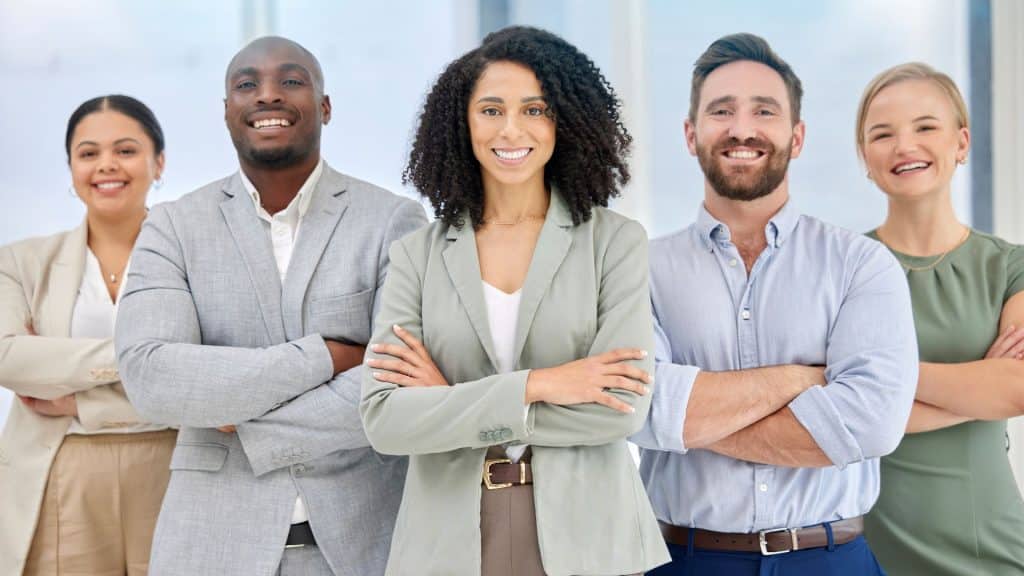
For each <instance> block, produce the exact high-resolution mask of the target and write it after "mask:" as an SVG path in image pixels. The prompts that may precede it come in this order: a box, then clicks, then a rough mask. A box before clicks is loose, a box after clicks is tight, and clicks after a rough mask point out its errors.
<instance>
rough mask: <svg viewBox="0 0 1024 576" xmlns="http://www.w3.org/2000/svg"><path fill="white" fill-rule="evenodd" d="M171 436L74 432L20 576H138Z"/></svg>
mask: <svg viewBox="0 0 1024 576" xmlns="http://www.w3.org/2000/svg"><path fill="white" fill-rule="evenodd" d="M176 435H177V433H176V432H175V431H174V430H164V431H160V432H143V433H139V434H100V435H88V436H86V435H77V434H72V435H69V436H67V437H66V438H65V439H64V443H63V444H62V445H61V447H60V450H58V451H57V456H56V457H55V458H54V461H53V465H52V466H51V467H50V476H49V479H48V480H47V482H46V492H45V494H44V495H43V503H42V507H41V508H40V511H39V523H38V525H37V527H36V532H35V536H34V537H33V540H32V547H31V549H30V550H29V554H28V559H27V562H26V564H25V572H24V574H25V576H58V575H60V576H65V575H67V576H72V575H74V576H79V575H81V576H86V575H89V576H124V575H125V574H128V575H129V576H142V575H144V574H146V571H147V569H148V568H149V550H150V544H151V540H152V538H153V529H154V528H155V527H156V519H157V515H158V514H159V512H160V503H161V501H162V500H163V496H164V491H165V490H166V489H167V481H168V479H169V478H170V471H169V469H168V465H169V464H170V460H171V453H172V452H173V451H174V441H175V437H176Z"/></svg>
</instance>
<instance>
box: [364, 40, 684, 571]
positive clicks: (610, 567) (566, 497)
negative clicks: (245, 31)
mask: <svg viewBox="0 0 1024 576" xmlns="http://www.w3.org/2000/svg"><path fill="white" fill-rule="evenodd" d="M629 145H630V137H629V135H628V134H627V132H626V130H625V128H624V127H623V125H622V122H621V120H620V117H619V103H618V101H617V99H616V97H615V95H614V92H613V90H612V88H611V86H610V85H609V84H608V82H607V80H605V78H604V77H603V76H602V75H601V73H600V71H598V69H597V68H596V66H595V65H594V63H593V62H592V61H591V60H590V59H589V58H587V57H586V56H585V55H583V54H582V53H580V52H579V51H578V50H577V49H576V48H575V47H573V46H572V45H570V44H569V43H567V42H565V41H564V40H562V39H561V38H559V37H557V36H555V35H553V34H550V33H548V32H544V31H541V30H537V29H534V28H523V27H514V28H506V29H504V30H501V31H499V32H496V33H494V34H491V35H490V36H488V37H487V38H485V39H484V42H483V45H481V46H480V47H479V48H477V49H475V50H472V51H471V52H469V53H467V54H466V55H464V56H462V57H461V58H459V59H458V60H456V61H455V62H453V63H452V64H450V65H449V66H448V68H447V69H446V70H445V71H444V72H443V73H442V74H441V76H440V78H439V79H438V80H437V83H436V84H435V85H434V87H433V89H432V90H431V91H430V93H429V95H428V96H427V99H426V103H425V105H424V109H423V113H422V115H421V117H420V125H419V129H418V130H417V133H416V137H415V141H414V142H413V146H412V152H411V155H410V159H409V165H408V167H407V168H406V171H405V180H406V181H407V182H412V183H413V184H414V185H415V186H416V187H417V189H419V191H420V192H421V193H422V194H423V195H424V196H426V197H427V198H428V199H430V202H431V204H432V205H433V207H434V212H435V214H436V216H437V218H438V220H437V221H436V222H434V223H433V224H431V225H429V226H426V227H425V228H423V229H421V230H419V231H417V232H415V233H413V234H411V235H410V236H407V237H406V238H404V239H402V240H400V241H398V242H395V243H394V244H393V245H392V247H391V264H390V268H389V272H388V278H387V280H386V282H385V285H384V294H383V297H382V301H381V303H380V309H379V312H378V315H377V320H376V324H375V325H376V326H377V329H376V332H375V334H374V337H373V340H372V341H373V343H374V344H373V345H372V346H371V350H370V353H369V355H368V357H367V358H368V360H367V365H368V366H369V367H370V371H368V372H367V374H366V376H365V377H364V381H363V395H362V406H361V408H362V415H363V422H364V424H365V426H366V434H367V437H368V438H369V440H370V442H371V443H372V444H373V446H374V448H376V449H377V450H378V451H380V452H384V453H389V454H408V455H410V456H411V458H410V462H409V471H408V477H407V479H406V484H405V493H404V497H403V500H402V507H401V510H400V512H399V518H398V521H397V529H396V531H395V535H394V540H393V542H392V545H391V557H390V559H389V561H388V569H387V573H388V574H392V575H405V574H425V575H433V574H436V575H445V576H452V575H456V576H460V575H467V576H468V575H473V576H475V575H478V574H486V575H487V576H502V575H515V576H535V575H543V574H549V575H552V576H561V575H570V574H607V575H621V574H633V573H639V572H643V571H646V570H648V569H650V568H653V567H655V566H657V565H659V564H662V563H664V562H666V561H668V559H669V557H668V553H667V551H666V550H665V546H664V543H663V541H662V538H661V535H660V533H659V531H658V526H657V522H656V521H655V518H654V515H653V513H652V511H651V508H650V504H649V502H648V500H647V496H646V494H645V492H644V490H643V486H642V484H641V482H640V478H639V476H638V474H637V470H636V466H635V465H634V463H633V460H632V457H631V455H630V453H629V450H628V449H627V447H626V438H627V437H628V436H629V435H630V434H632V433H633V432H635V431H637V430H638V429H639V428H640V427H641V425H642V424H643V422H644V419H645V417H646V414H647V411H648V408H649V406H650V388H649V386H650V385H651V383H652V381H651V377H650V375H649V374H650V372H651V368H652V365H651V363H652V362H651V357H650V356H649V355H648V354H647V351H649V350H650V349H651V348H652V346H653V329H652V323H651V314H650V302H649V296H648V292H647V239H646V234H645V233H644V230H643V228H642V227H641V226H640V225H639V224H637V223H636V222H633V221H630V220H628V219H626V218H624V217H623V216H621V215H619V214H616V213H615V212H612V211H610V210H608V209H606V208H605V206H607V204H608V200H609V199H610V198H611V197H613V196H616V195H618V191H619V186H620V185H622V184H624V183H625V182H626V181H627V180H628V178H629V172H628V169H627V166H626V161H625V156H626V153H627V150H628V148H629Z"/></svg>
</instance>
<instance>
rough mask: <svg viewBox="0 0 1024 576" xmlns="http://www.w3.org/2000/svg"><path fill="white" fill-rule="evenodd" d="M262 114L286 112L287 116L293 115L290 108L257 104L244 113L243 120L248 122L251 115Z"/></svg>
mask: <svg viewBox="0 0 1024 576" xmlns="http://www.w3.org/2000/svg"><path fill="white" fill-rule="evenodd" d="M264 112H287V113H288V114H289V116H294V115H295V114H294V112H293V111H292V109H291V108H289V107H288V106H285V105H283V104H257V105H256V106H254V107H252V108H251V109H250V110H249V111H248V112H246V113H245V119H246V121H250V120H251V119H252V117H253V115H255V114H262V113H264Z"/></svg>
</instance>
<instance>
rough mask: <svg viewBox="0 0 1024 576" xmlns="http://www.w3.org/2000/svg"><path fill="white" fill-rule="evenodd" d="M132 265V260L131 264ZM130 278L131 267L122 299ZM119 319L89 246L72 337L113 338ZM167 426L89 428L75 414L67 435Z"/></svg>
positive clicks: (118, 296) (118, 294)
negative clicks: (115, 325) (115, 324)
mask: <svg viewBox="0 0 1024 576" xmlns="http://www.w3.org/2000/svg"><path fill="white" fill-rule="evenodd" d="M129 265H130V263H129ZM127 277H128V266H125V267H124V273H122V274H121V283H120V284H119V285H118V287H117V300H118V301H120V300H121V293H122V292H123V291H124V279H125V278H127ZM116 319H117V302H112V301H111V300H110V293H109V292H107V284H106V282H104V281H103V271H102V270H100V261H99V260H98V259H97V258H96V255H95V254H93V253H92V250H90V249H88V248H86V249H85V267H84V268H83V270H82V283H81V285H79V287H78V296H76V297H75V307H74V309H73V310H72V312H71V337H72V338H101V339H107V338H113V337H114V322H115V320H116ZM166 429H167V426H160V425H157V424H136V425H133V426H122V427H117V428H101V429H99V430H86V429H85V428H84V427H83V426H82V421H81V420H79V419H78V416H75V417H74V418H73V419H72V420H71V425H70V426H69V427H68V431H67V434H131V433H136V432H152V431H154V430H166Z"/></svg>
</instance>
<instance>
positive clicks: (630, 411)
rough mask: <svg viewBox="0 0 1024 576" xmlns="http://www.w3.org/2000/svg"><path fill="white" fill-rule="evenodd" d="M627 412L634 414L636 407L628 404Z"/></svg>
mask: <svg viewBox="0 0 1024 576" xmlns="http://www.w3.org/2000/svg"><path fill="white" fill-rule="evenodd" d="M629 413H630V414H636V408H633V407H632V406H630V407H629Z"/></svg>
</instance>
